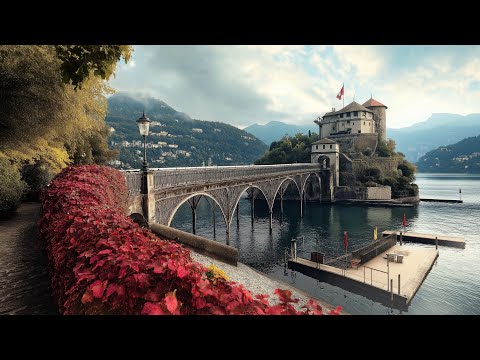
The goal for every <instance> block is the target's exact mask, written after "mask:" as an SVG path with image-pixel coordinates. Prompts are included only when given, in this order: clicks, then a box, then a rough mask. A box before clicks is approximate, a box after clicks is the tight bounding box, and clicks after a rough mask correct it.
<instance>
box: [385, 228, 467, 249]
mask: <svg viewBox="0 0 480 360" xmlns="http://www.w3.org/2000/svg"><path fill="white" fill-rule="evenodd" d="M394 232H395V231H383V232H382V236H383V237H385V236H388V235H391V234H393V233H394ZM396 233H397V241H399V240H400V232H399V231H397V232H396ZM402 239H403V241H407V242H408V241H409V242H415V243H420V244H430V245H435V243H436V240H435V239H437V240H438V245H441V246H450V247H456V248H461V249H465V239H464V238H461V237H454V236H445V235H431V234H419V233H414V232H409V231H407V232H405V233H403V234H402Z"/></svg>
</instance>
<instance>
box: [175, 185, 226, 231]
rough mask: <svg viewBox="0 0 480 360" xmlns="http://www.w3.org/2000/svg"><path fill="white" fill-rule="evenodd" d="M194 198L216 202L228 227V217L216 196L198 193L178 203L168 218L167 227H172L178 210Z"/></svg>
mask: <svg viewBox="0 0 480 360" xmlns="http://www.w3.org/2000/svg"><path fill="white" fill-rule="evenodd" d="M194 196H205V197H207V198H209V199H212V200H213V201H214V202H215V204H217V205H218V207H219V208H220V211H221V212H222V215H223V221H224V222H225V225H227V217H226V216H225V211H224V209H223V208H222V206H221V205H220V203H219V202H218V200H217V199H215V197H214V196H212V195H211V194H208V193H206V192H197V193H194V194H190V195H189V196H187V197H185V198H183V199H182V200H181V201H179V202H178V204H177V205H176V206H175V207H174V208H173V210H172V211H171V213H170V215H169V217H168V222H167V226H170V224H171V223H172V220H173V218H174V216H175V214H176V213H177V210H178V209H179V208H180V206H182V205H183V204H184V203H186V202H187V201H188V200H189V199H191V198H192V197H194Z"/></svg>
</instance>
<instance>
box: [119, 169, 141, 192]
mask: <svg viewBox="0 0 480 360" xmlns="http://www.w3.org/2000/svg"><path fill="white" fill-rule="evenodd" d="M123 175H124V176H125V181H126V183H127V188H128V195H129V196H132V195H136V194H140V193H141V191H142V172H141V171H135V172H130V171H129V172H123Z"/></svg>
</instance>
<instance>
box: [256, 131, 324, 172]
mask: <svg viewBox="0 0 480 360" xmlns="http://www.w3.org/2000/svg"><path fill="white" fill-rule="evenodd" d="M317 140H318V136H317V135H313V136H310V137H309V136H308V135H303V134H296V135H295V136H293V137H288V136H284V137H283V138H282V139H281V140H280V141H274V142H272V144H271V145H270V150H269V151H268V152H267V153H266V154H265V155H264V156H263V157H261V158H260V159H258V160H257V161H255V164H256V165H270V164H291V163H309V162H310V161H311V152H312V143H313V142H315V141H317Z"/></svg>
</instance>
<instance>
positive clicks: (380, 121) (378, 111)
mask: <svg viewBox="0 0 480 360" xmlns="http://www.w3.org/2000/svg"><path fill="white" fill-rule="evenodd" d="M363 106H365V107H366V108H368V109H370V110H372V111H373V113H374V114H375V128H376V133H377V134H378V135H379V137H380V140H383V141H387V114H386V110H387V107H386V106H385V105H383V104H382V103H381V102H380V101H377V100H375V99H373V98H370V99H369V100H368V101H367V102H366V103H365V104H363Z"/></svg>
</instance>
